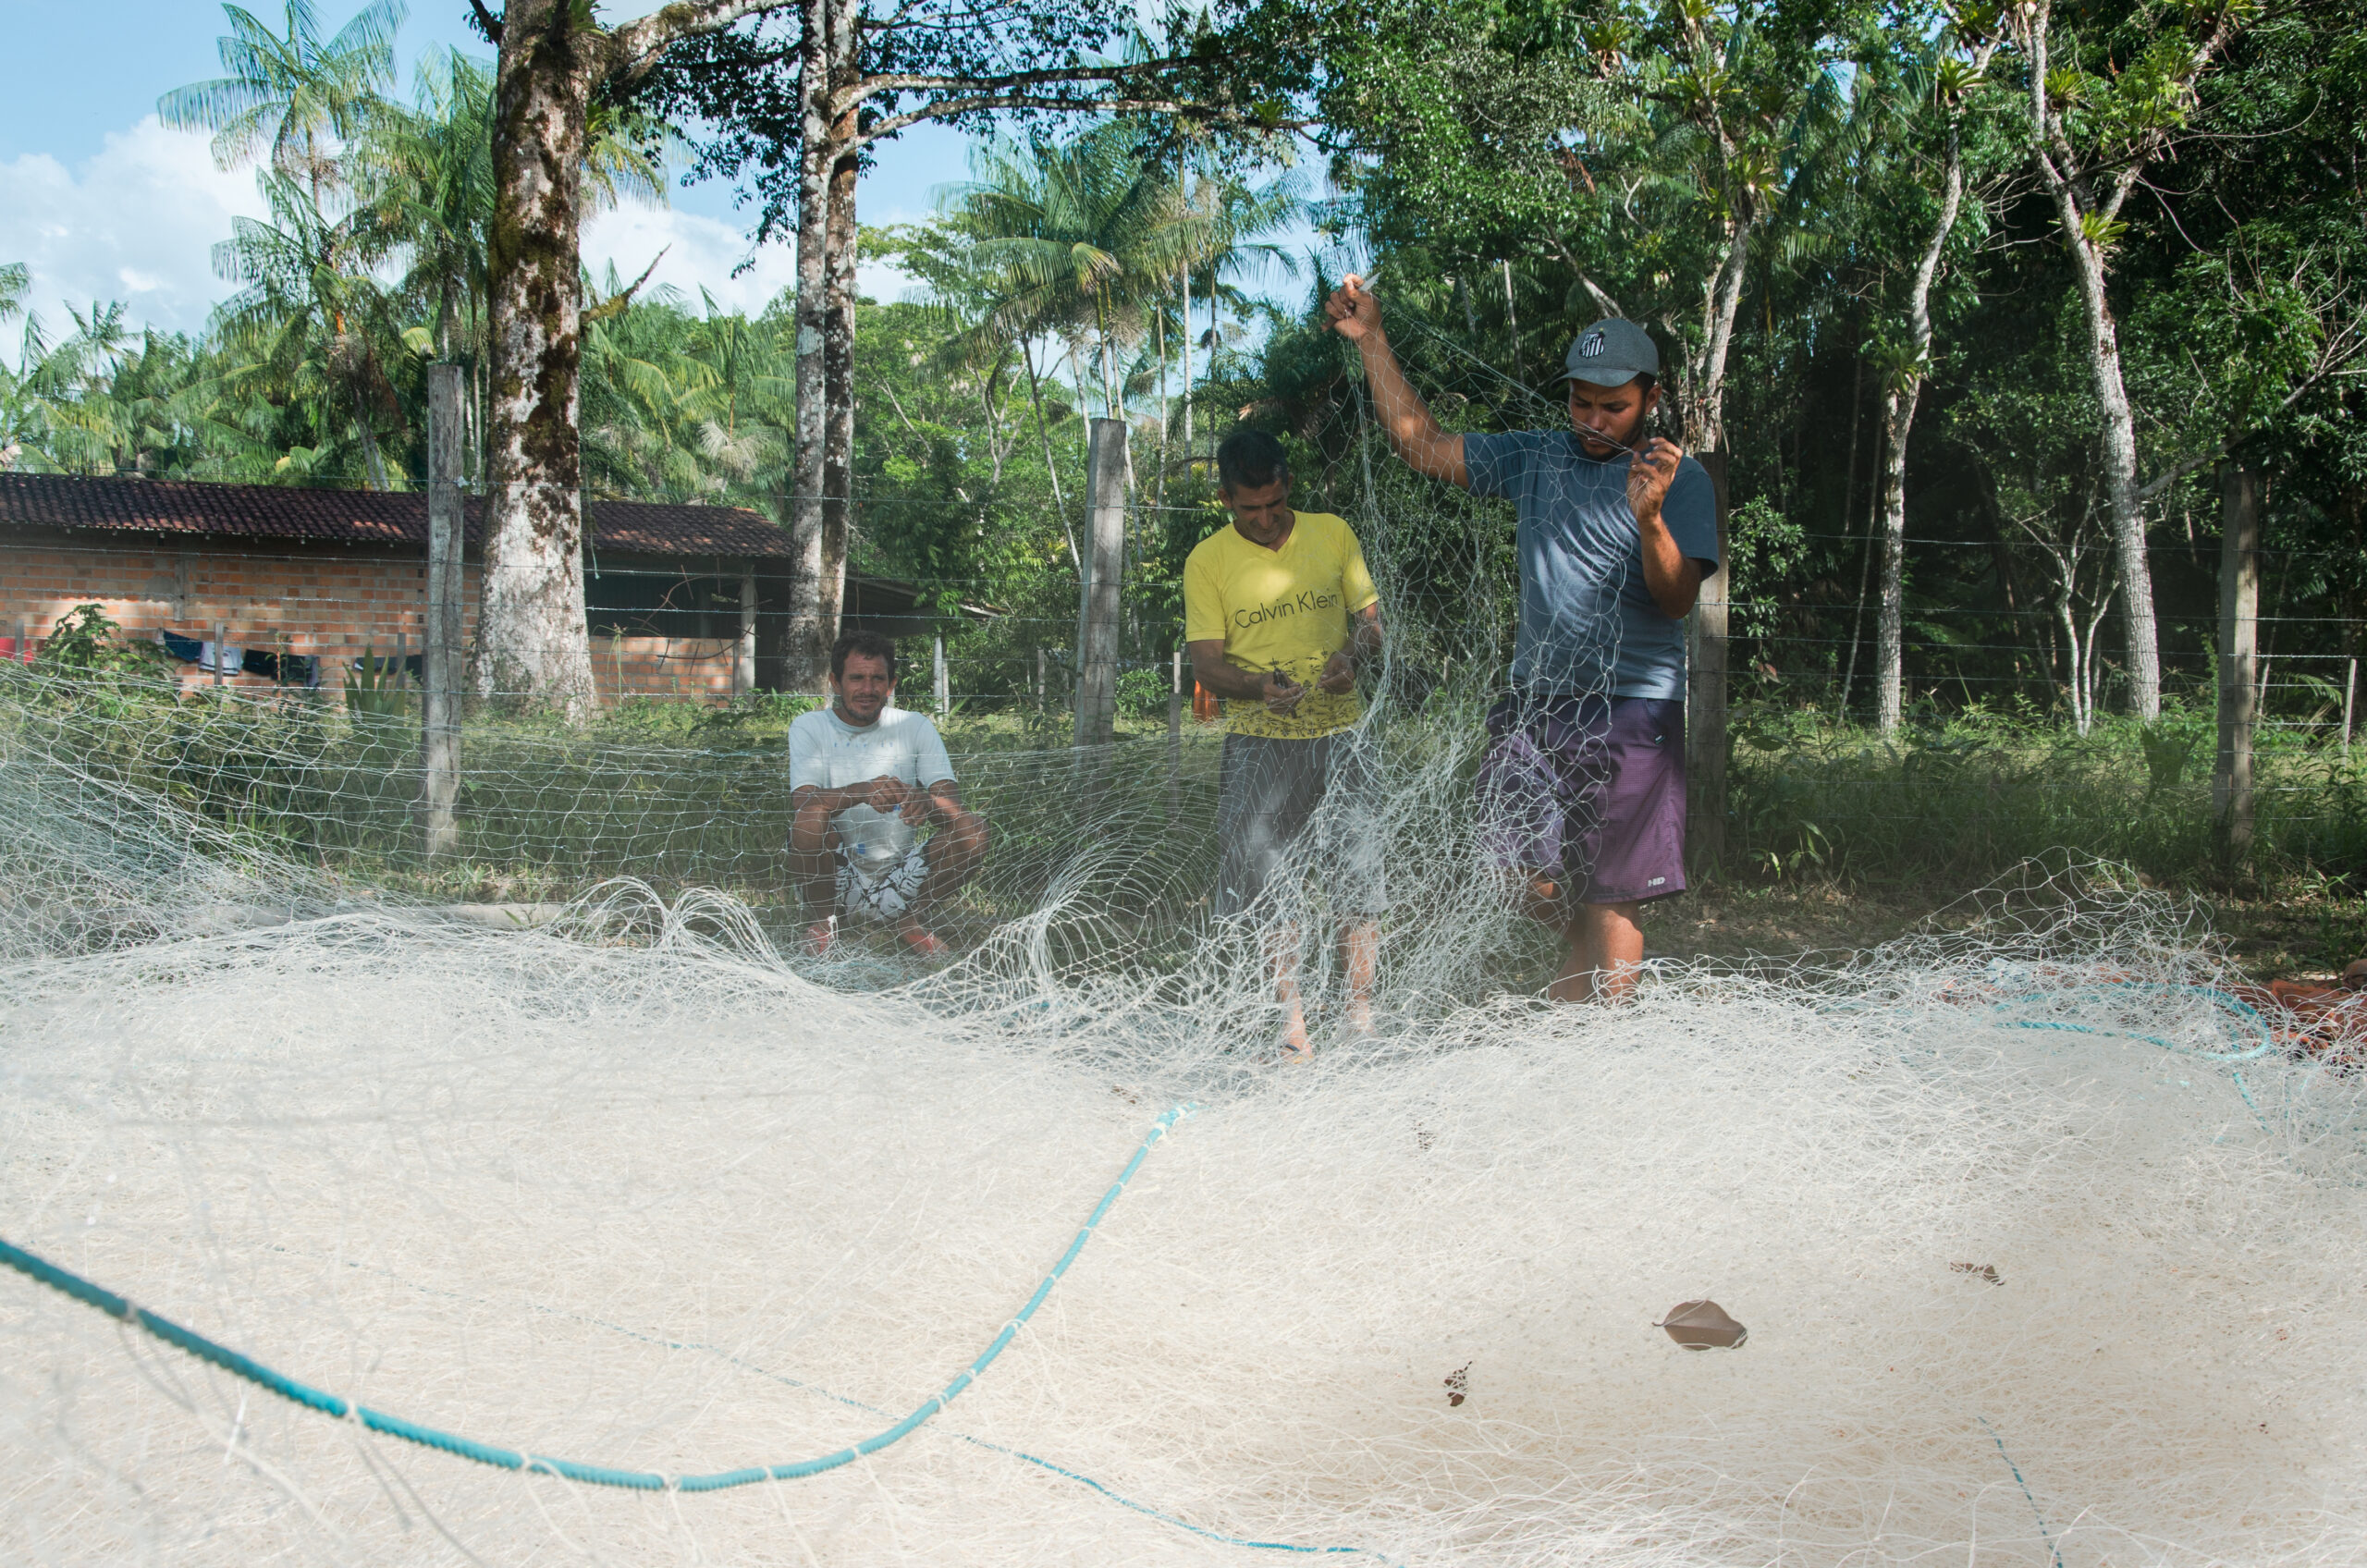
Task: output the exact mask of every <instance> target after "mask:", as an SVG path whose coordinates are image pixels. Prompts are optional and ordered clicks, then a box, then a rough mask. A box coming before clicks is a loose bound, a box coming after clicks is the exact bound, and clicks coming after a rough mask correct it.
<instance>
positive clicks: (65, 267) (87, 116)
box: [0, 0, 967, 357]
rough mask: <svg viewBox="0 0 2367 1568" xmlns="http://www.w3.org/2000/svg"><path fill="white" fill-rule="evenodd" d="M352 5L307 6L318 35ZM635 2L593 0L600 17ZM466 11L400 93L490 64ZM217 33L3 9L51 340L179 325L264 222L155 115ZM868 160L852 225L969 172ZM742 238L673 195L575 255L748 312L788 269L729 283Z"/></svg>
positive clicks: (16, 230)
mask: <svg viewBox="0 0 2367 1568" xmlns="http://www.w3.org/2000/svg"><path fill="white" fill-rule="evenodd" d="M248 8H249V9H250V10H251V11H253V12H254V13H255V14H256V15H257V16H258V17H261V18H264V19H265V20H266V21H270V22H274V23H276V22H278V20H279V19H280V18H281V16H282V9H281V0H253V3H251V4H250V5H249V6H248ZM355 8H356V7H355V6H354V5H352V4H349V3H342V0H322V5H321V11H322V15H323V19H324V24H325V31H331V32H334V31H335V30H336V29H337V27H339V26H342V25H343V24H344V22H345V21H346V19H347V18H350V16H351V15H352V13H353V11H354V9H355ZM646 8H648V7H647V6H646V4H641V5H632V4H627V5H622V6H604V7H603V15H607V16H630V15H633V14H636V13H637V12H639V11H641V10H644V9H646ZM466 14H467V4H466V0H413V6H412V10H411V18H410V19H409V20H408V21H407V22H405V23H404V26H403V30H402V33H401V35H400V37H399V50H400V53H401V55H402V58H403V62H404V64H403V71H404V91H406V92H408V90H409V83H410V80H411V66H412V64H413V63H415V62H416V61H417V60H418V59H419V58H420V57H421V56H422V55H425V54H427V53H430V52H433V51H439V50H442V49H446V48H450V47H454V46H458V47H460V48H463V49H467V50H470V51H472V52H473V53H477V54H481V55H490V54H491V51H490V50H489V49H488V48H487V47H486V46H485V44H484V43H483V42H482V41H481V40H479V39H478V38H477V37H476V36H475V34H474V33H473V32H472V31H470V29H469V28H468V26H467V25H466V22H465V20H464V18H465V17H466ZM222 31H223V24H222V11H221V7H220V6H219V5H218V4H212V3H199V0H79V3H76V4H71V5H68V4H64V3H61V0H38V3H37V0H0V37H5V38H6V39H7V41H8V45H7V47H8V51H9V54H10V55H11V56H12V59H11V62H10V64H11V66H12V67H13V68H12V69H11V70H10V71H9V73H8V74H9V90H8V92H6V93H5V94H0V263H5V262H18V261H21V262H25V263H28V264H30V265H31V268H32V272H33V307H34V309H35V311H36V312H39V313H40V314H41V316H42V317H43V320H44V322H45V323H47V324H48V325H50V326H51V327H52V329H53V330H55V328H57V327H58V326H60V325H63V324H64V322H65V320H66V317H65V307H67V306H69V305H70V306H73V307H76V308H82V307H87V305H88V304H89V303H90V302H91V300H93V299H100V300H125V301H127V302H128V303H129V306H130V312H131V314H132V316H133V317H134V319H136V320H138V321H141V322H142V323H146V324H150V325H156V326H160V327H165V328H168V329H176V330H188V329H193V328H195V327H198V326H200V325H203V323H204V320H205V316H206V312H208V311H209V310H211V309H212V307H213V305H214V303H215V301H216V300H219V299H221V298H222V297H223V295H224V294H225V293H226V292H227V285H225V284H223V283H222V282H221V281H220V280H219V279H217V278H215V276H214V274H213V268H212V264H211V260H210V256H209V251H210V248H211V247H212V245H213V244H214V243H215V241H216V240H219V239H227V238H228V237H229V233H230V225H231V221H232V219H233V218H234V217H236V216H238V215H239V214H249V215H252V214H259V213H260V212H261V210H262V203H261V202H260V201H259V200H258V199H257V197H256V195H255V190H254V174H253V171H252V170H251V169H241V170H238V171H234V172H227V173H226V172H224V171H221V170H217V169H215V167H214V165H213V160H212V159H211V157H210V156H209V155H208V153H207V152H206V149H205V139H204V138H203V137H202V136H199V135H196V134H193V133H188V132H181V131H172V130H167V129H165V128H164V127H163V126H162V125H160V124H159V123H158V122H157V120H156V118H155V107H156V99H157V98H158V96H159V95H160V94H162V93H164V92H167V91H169V90H171V89H173V88H175V87H178V86H181V85H183V84H185V83H188V82H192V81H200V80H206V79H208V78H211V77H215V76H218V75H219V74H221V67H220V63H219V61H218V60H217V59H216V57H215V39H216V38H217V37H218V36H219V35H220V33H221V32H222ZM877 165H878V166H877V168H875V169H874V170H873V171H872V172H871V173H869V174H868V175H866V176H865V180H864V186H863V191H862V196H861V210H862V216H863V221H865V223H874V224H879V223H895V222H903V221H909V220H912V219H916V218H919V217H921V216H923V215H925V214H926V213H927V211H928V209H929V204H930V193H931V191H932V190H934V189H935V188H936V187H937V186H938V185H939V184H941V183H942V182H944V181H946V180H948V179H958V178H961V177H962V175H963V173H964V172H965V171H966V167H967V165H966V158H965V148H964V143H963V139H962V138H960V137H958V136H955V135H953V134H951V133H950V132H947V131H944V130H939V129H933V128H927V127H923V128H919V129H917V130H915V131H914V132H913V133H909V134H907V135H906V136H905V137H903V138H901V139H900V140H899V141H896V142H892V143H889V145H887V146H886V147H884V148H883V149H882V151H881V154H880V156H879V158H878V160H877ZM746 228H747V222H746V219H745V217H744V216H743V215H742V214H740V213H737V212H735V211H734V210H733V207H732V192H731V190H730V188H728V187H721V186H716V185H705V186H699V187H694V188H693V189H690V190H676V191H675V192H674V193H673V197H672V200H671V202H670V204H669V205H668V207H667V208H665V209H662V210H660V209H649V208H641V207H628V208H623V209H619V210H618V211H616V212H612V213H608V214H602V215H600V216H599V217H597V218H595V219H594V220H593V221H592V222H591V223H590V224H589V225H587V227H586V229H585V233H584V251H585V258H586V260H587V261H588V262H590V263H591V264H592V266H593V267H594V268H595V271H596V270H597V269H598V268H599V267H600V266H602V265H603V264H604V263H607V262H609V261H613V262H614V263H616V265H617V268H618V270H619V272H621V273H623V274H624V275H625V276H629V277H630V276H637V275H638V274H639V273H640V272H641V270H642V268H643V267H644V266H646V265H648V264H649V261H650V259H651V258H652V257H653V256H656V254H657V253H658V251H660V250H661V249H664V250H665V251H666V255H665V259H664V260H663V261H662V262H660V263H659V264H658V270H657V274H656V277H657V280H658V281H660V282H665V283H671V284H674V285H676V286H677V287H679V288H682V289H684V290H685V291H686V292H689V293H692V294H693V296H695V293H696V290H697V288H699V287H700V286H702V285H704V286H705V287H706V288H710V289H712V290H713V291H714V292H715V294H716V295H717V299H718V300H719V301H721V302H722V303H724V304H726V305H729V306H736V307H740V308H747V309H753V308H755V307H758V306H761V305H762V304H763V303H764V302H765V301H766V300H768V299H770V298H771V297H772V296H773V295H774V294H775V293H777V292H778V291H779V290H780V289H781V288H784V287H786V286H788V285H789V284H790V282H791V271H792V269H791V256H790V253H789V251H787V249H786V248H785V247H781V246H778V245H775V246H769V247H767V249H766V250H765V251H764V252H762V253H761V254H760V255H759V256H758V257H757V258H756V265H755V266H754V268H753V269H751V271H750V272H749V273H747V274H746V275H743V276H740V277H737V278H735V277H733V276H730V274H731V271H732V269H733V267H734V266H736V265H737V264H738V263H740V262H741V261H742V259H744V258H745V257H746V256H747V254H748V247H747V244H746V240H745V234H746ZM864 284H865V288H867V289H868V290H869V291H871V292H872V293H874V294H877V295H881V296H884V297H887V298H894V297H896V296H897V295H898V294H899V293H901V288H902V282H901V279H900V278H898V277H896V276H894V275H893V274H891V273H889V272H886V271H884V270H882V271H879V272H877V273H876V274H874V273H872V272H870V271H868V270H867V271H866V274H865V278H864ZM12 357H13V355H12Z"/></svg>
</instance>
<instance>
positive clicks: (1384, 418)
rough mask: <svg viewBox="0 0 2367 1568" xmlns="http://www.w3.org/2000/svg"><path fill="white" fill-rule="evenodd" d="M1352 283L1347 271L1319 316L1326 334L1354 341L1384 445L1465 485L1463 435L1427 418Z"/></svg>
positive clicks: (1418, 467)
mask: <svg viewBox="0 0 2367 1568" xmlns="http://www.w3.org/2000/svg"><path fill="white" fill-rule="evenodd" d="M1357 284H1358V280H1357V277H1356V275H1355V274H1354V273H1350V274H1349V275H1348V280H1347V282H1345V283H1343V284H1342V285H1341V286H1340V287H1339V288H1336V289H1334V290H1333V291H1332V294H1331V298H1330V299H1329V300H1325V301H1323V313H1324V314H1325V315H1327V316H1330V317H1331V330H1332V331H1334V332H1337V333H1338V334H1339V335H1340V336H1341V337H1344V338H1346V339H1347V340H1348V341H1349V342H1351V343H1354V344H1355V346H1356V351H1357V352H1358V353H1359V354H1361V355H1363V356H1364V361H1365V379H1366V380H1367V381H1368V382H1370V383H1371V384H1372V401H1373V411H1374V413H1375V415H1376V416H1378V417H1379V419H1380V428H1381V429H1382V430H1383V431H1385V432H1387V433H1388V435H1389V444H1390V445H1391V446H1392V447H1396V448H1397V455H1398V456H1399V457H1401V458H1404V459H1405V462H1406V466H1407V467H1409V468H1411V469H1413V470H1414V472H1417V473H1427V474H1429V476H1430V477H1431V478H1432V479H1443V480H1445V481H1446V482H1447V483H1449V484H1466V483H1467V481H1468V473H1467V471H1466V470H1465V468H1464V466H1463V437H1462V436H1460V435H1448V434H1447V433H1446V432H1445V431H1443V430H1441V429H1440V428H1439V422H1438V421H1437V420H1435V419H1432V418H1431V417H1430V406H1429V404H1428V403H1425V402H1423V401H1422V395H1421V394H1420V393H1418V392H1417V391H1415V390H1414V386H1413V383H1411V382H1409V381H1407V380H1406V379H1405V373H1404V371H1402V370H1400V369H1398V368H1397V356H1396V355H1395V354H1394V353H1392V352H1391V351H1390V348H1389V335H1388V334H1387V333H1386V332H1384V331H1382V330H1381V325H1380V300H1376V299H1374V298H1373V297H1372V296H1371V295H1370V294H1369V293H1367V292H1366V291H1365V290H1364V289H1363V288H1359V287H1358V286H1357Z"/></svg>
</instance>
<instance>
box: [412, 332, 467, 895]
mask: <svg viewBox="0 0 2367 1568" xmlns="http://www.w3.org/2000/svg"><path fill="white" fill-rule="evenodd" d="M465 445H466V443H465V442H464V441H463V440H462V432H461V423H460V366H458V365H430V366H428V367H427V618H426V626H425V628H424V631H423V634H422V636H421V638H420V643H421V653H422V654H423V655H424V656H423V658H422V659H421V660H420V671H419V673H420V676H421V678H422V679H421V682H420V683H421V685H422V686H423V688H424V689H425V690H424V694H423V697H422V699H421V702H420V733H421V739H422V757H421V760H422V763H423V767H422V769H421V771H422V774H423V781H422V790H421V794H422V800H423V803H424V805H425V806H426V816H427V853H428V855H429V857H430V858H431V859H432V858H433V857H435V856H436V855H448V854H451V853H454V852H455V851H458V850H459V849H460V826H459V823H458V822H457V821H456V819H455V816H454V813H455V811H456V809H457V808H458V806H459V804H460V659H461V632H460V628H461V620H460V584H461V582H462V581H463V580H464V572H465V567H464V564H463V563H464V554H463V550H464V546H463V533H462V523H461V513H460V465H461V461H462V451H461V448H462V447H464V446H465Z"/></svg>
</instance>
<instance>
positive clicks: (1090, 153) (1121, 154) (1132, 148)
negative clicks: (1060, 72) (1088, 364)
mask: <svg viewBox="0 0 2367 1568" xmlns="http://www.w3.org/2000/svg"><path fill="white" fill-rule="evenodd" d="M1145 144H1146V137H1145V135H1144V132H1143V131H1142V130H1141V129H1139V128H1137V127H1135V126H1133V125H1130V124H1128V123H1126V122H1124V121H1116V122H1113V123H1111V124H1109V125H1105V126H1100V127H1097V128H1095V129H1092V130H1089V131H1086V132H1085V134H1084V135H1082V136H1080V137H1078V138H1077V139H1076V140H1075V141H1072V142H1069V143H1068V144H1067V145H1066V146H1053V145H1051V144H1050V143H1049V142H1044V141H1027V142H1014V141H994V142H989V143H987V145H986V146H984V147H982V148H981V149H980V150H979V151H978V152H977V153H976V154H975V158H974V163H973V168H974V171H975V175H976V178H974V179H973V180H971V181H970V182H969V183H967V184H965V185H962V186H958V187H955V188H954V189H953V190H951V191H950V193H949V196H948V198H947V199H946V200H945V202H944V203H943V210H944V213H945V217H946V222H947V224H948V226H949V227H951V228H952V229H954V230H955V231H956V232H957V233H960V234H961V235H963V237H965V238H966V239H969V240H970V241H971V250H970V255H971V259H972V263H973V265H975V267H976V268H977V269H978V270H979V271H980V272H981V273H983V274H984V275H986V276H987V277H988V278H990V279H992V280H993V283H994V285H995V287H994V288H993V290H992V292H993V293H994V295H995V297H996V300H997V303H996V305H995V307H994V308H993V310H991V311H990V312H988V314H987V318H986V319H985V320H984V321H982V322H981V323H980V324H979V326H980V327H981V328H982V329H984V330H985V331H987V332H990V333H992V334H995V335H997V336H999V337H1002V338H1003V339H1005V340H1006V341H1008V340H1013V339H1016V340H1019V341H1022V342H1032V341H1034V340H1036V339H1038V338H1041V337H1047V336H1052V337H1065V338H1068V339H1070V340H1071V341H1072V344H1073V351H1074V349H1086V350H1089V351H1090V352H1091V354H1092V358H1093V362H1094V376H1095V379H1097V380H1098V382H1099V384H1100V390H1101V403H1102V409H1103V411H1104V412H1105V413H1107V414H1108V415H1109V416H1110V418H1113V419H1114V418H1118V417H1120V416H1121V414H1122V395H1121V388H1120V372H1119V354H1120V351H1121V349H1123V348H1125V347H1126V346H1128V345H1131V344H1135V343H1139V342H1141V341H1142V340H1143V339H1144V338H1145V337H1148V336H1149V335H1150V330H1151V316H1152V313H1153V312H1155V311H1158V310H1159V309H1161V308H1163V306H1164V304H1165V295H1166V290H1167V288H1168V285H1169V283H1170V281H1171V279H1173V278H1174V277H1175V276H1177V275H1178V273H1179V272H1181V271H1182V270H1183V269H1184V267H1186V266H1189V265H1192V264H1194V263H1195V262H1196V260H1197V254H1196V242H1197V241H1198V240H1200V239H1203V238H1204V236H1205V234H1206V231H1207V225H1206V223H1205V222H1204V221H1202V219H1201V218H1200V216H1199V214H1195V213H1194V212H1192V210H1191V209H1190V208H1189V207H1188V206H1187V205H1186V204H1185V203H1184V200H1183V196H1182V192H1181V190H1180V189H1179V187H1178V186H1177V184H1176V182H1175V180H1174V178H1173V177H1172V176H1171V174H1170V173H1169V172H1168V171H1167V170H1166V169H1165V168H1163V167H1161V166H1159V165H1158V164H1157V163H1155V162H1154V161H1152V160H1150V159H1149V158H1147V156H1145ZM1079 368H1080V375H1079V379H1080V381H1082V380H1083V379H1084V377H1083V374H1081V372H1082V367H1079Z"/></svg>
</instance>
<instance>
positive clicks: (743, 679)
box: [731, 561, 756, 697]
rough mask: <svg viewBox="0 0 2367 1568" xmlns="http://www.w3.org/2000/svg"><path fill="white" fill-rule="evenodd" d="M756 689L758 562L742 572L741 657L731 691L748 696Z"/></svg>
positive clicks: (733, 676)
mask: <svg viewBox="0 0 2367 1568" xmlns="http://www.w3.org/2000/svg"><path fill="white" fill-rule="evenodd" d="M755 689H756V563H755V562H754V561H750V562H749V563H748V564H747V567H746V568H745V569H744V570H742V572H741V573H740V658H739V661H738V668H735V669H733V670H732V672H731V692H732V695H734V696H742V697H744V696H746V695H747V694H748V693H749V692H753V691H754V690H755Z"/></svg>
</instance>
